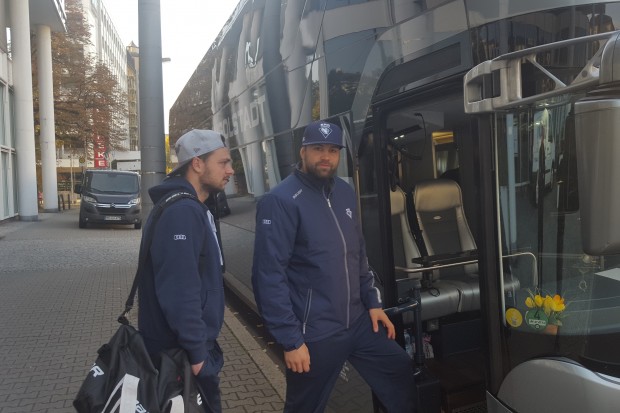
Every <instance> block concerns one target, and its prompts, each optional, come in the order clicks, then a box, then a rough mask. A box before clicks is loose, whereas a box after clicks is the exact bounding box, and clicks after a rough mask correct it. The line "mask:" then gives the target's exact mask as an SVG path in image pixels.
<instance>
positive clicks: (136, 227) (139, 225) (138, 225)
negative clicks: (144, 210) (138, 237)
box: [133, 222, 142, 229]
mask: <svg viewBox="0 0 620 413" xmlns="http://www.w3.org/2000/svg"><path fill="white" fill-rule="evenodd" d="M133 227H134V228H135V229H140V228H142V222H138V223H137V224H133Z"/></svg>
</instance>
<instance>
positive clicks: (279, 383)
mask: <svg viewBox="0 0 620 413" xmlns="http://www.w3.org/2000/svg"><path fill="white" fill-rule="evenodd" d="M224 323H225V324H226V326H227V327H228V328H229V329H230V331H231V332H232V334H233V335H234V336H235V337H236V338H237V340H238V341H239V343H240V344H241V346H242V347H243V348H244V350H245V351H246V352H247V353H248V354H249V355H250V358H251V359H252V360H253V361H254V363H256V365H257V366H258V368H259V370H260V371H262V373H263V375H264V376H265V378H266V379H267V381H268V382H269V383H270V384H271V386H272V387H273V389H274V390H275V391H276V393H277V394H278V396H280V399H282V401H284V399H285V397H286V380H285V378H284V373H283V372H282V371H281V370H280V368H279V367H278V366H277V365H276V364H275V363H274V362H273V361H272V360H271V359H270V358H269V356H268V355H267V354H265V350H264V349H262V348H261V347H260V345H259V344H258V342H257V341H256V340H255V339H254V337H252V335H251V334H250V333H249V332H248V331H247V330H246V328H245V327H244V326H243V325H242V324H241V322H239V320H237V318H236V317H235V316H234V314H233V313H232V312H231V311H230V309H229V308H228V307H226V308H225V310H224Z"/></svg>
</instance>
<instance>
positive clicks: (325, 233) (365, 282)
mask: <svg viewBox="0 0 620 413" xmlns="http://www.w3.org/2000/svg"><path fill="white" fill-rule="evenodd" d="M342 147H343V145H342V132H341V130H340V128H339V127H338V126H337V125H334V124H331V123H327V122H323V121H318V122H313V123H311V124H310V125H308V126H307V127H306V130H305V131H304V138H303V141H302V148H301V150H300V157H301V162H300V164H299V166H298V168H297V170H295V171H294V173H293V174H291V175H290V176H289V177H287V178H286V179H284V180H283V181H282V182H281V183H280V184H279V185H278V186H277V187H275V188H274V189H273V190H272V191H270V192H269V193H267V194H266V195H265V196H264V197H263V198H262V199H261V200H260V201H259V203H258V207H257V213H256V239H255V246H254V265H253V270H252V285H253V288H254V295H255V298H256V303H257V305H258V308H259V311H260V313H261V315H262V317H263V319H264V321H265V324H266V326H267V327H268V328H269V331H270V332H271V334H272V335H273V336H274V338H275V339H276V340H277V341H278V342H279V343H280V344H281V345H282V346H283V347H284V360H285V363H286V366H287V371H286V381H287V391H286V403H285V408H284V411H285V412H291V413H303V412H323V411H324V409H325V406H326V405H327V401H328V399H329V395H330V393H331V391H332V389H333V387H334V384H335V382H336V379H337V378H338V375H339V373H340V371H341V369H342V366H343V364H344V362H345V361H346V360H348V361H349V362H350V363H351V364H352V365H353V366H354V367H355V368H356V370H357V371H358V372H359V373H360V375H361V376H362V377H363V378H364V379H365V380H366V382H367V383H368V384H369V385H370V387H371V388H372V390H373V391H374V393H375V394H376V395H377V397H378V398H379V400H380V401H381V403H382V404H383V405H384V406H385V407H386V409H387V410H388V412H390V413H409V412H412V411H413V409H414V400H413V397H414V396H413V394H414V393H413V389H414V379H413V369H412V366H411V360H410V358H409V356H408V355H407V353H406V352H405V351H404V350H403V349H402V348H401V347H400V346H399V345H398V344H397V343H396V342H395V341H394V338H395V331H394V326H393V324H392V323H391V321H390V320H389V318H388V317H387V316H386V314H385V313H384V312H383V310H382V308H381V307H382V302H381V297H380V294H379V291H378V290H377V288H376V287H375V286H374V278H373V275H372V273H371V272H370V271H369V269H368V263H367V258H366V251H365V244H364V239H363V236H362V234H361V230H360V228H359V225H358V218H357V202H356V197H355V194H354V191H353V189H352V188H351V186H350V185H348V184H347V183H346V182H345V181H343V180H342V179H340V178H338V177H335V173H336V169H337V167H338V163H339V160H340V149H341V148H342Z"/></svg>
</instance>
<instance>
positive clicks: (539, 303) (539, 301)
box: [534, 294, 544, 307]
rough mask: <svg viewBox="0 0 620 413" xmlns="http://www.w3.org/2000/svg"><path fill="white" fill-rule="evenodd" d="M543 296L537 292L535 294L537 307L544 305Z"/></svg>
mask: <svg viewBox="0 0 620 413" xmlns="http://www.w3.org/2000/svg"><path fill="white" fill-rule="evenodd" d="M543 301H544V300H543V298H542V297H541V296H540V294H536V295H535V296H534V304H536V307H542V305H543Z"/></svg>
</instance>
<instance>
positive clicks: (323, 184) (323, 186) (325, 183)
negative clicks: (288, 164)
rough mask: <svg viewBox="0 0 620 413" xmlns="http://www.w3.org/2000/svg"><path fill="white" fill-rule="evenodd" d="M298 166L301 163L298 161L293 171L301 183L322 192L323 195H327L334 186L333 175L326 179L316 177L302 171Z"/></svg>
mask: <svg viewBox="0 0 620 413" xmlns="http://www.w3.org/2000/svg"><path fill="white" fill-rule="evenodd" d="M300 168H301V163H298V164H297V166H296V167H295V170H294V171H293V173H294V174H295V176H296V177H297V178H299V180H300V181H301V182H302V183H304V184H305V185H306V186H309V187H310V188H312V189H314V190H315V191H317V192H322V193H324V194H325V195H329V194H330V193H331V192H332V188H333V187H334V183H335V179H334V178H333V177H332V178H327V179H322V178H317V177H316V176H314V175H312V174H307V173H305V172H303V171H302V170H301V169H300Z"/></svg>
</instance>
